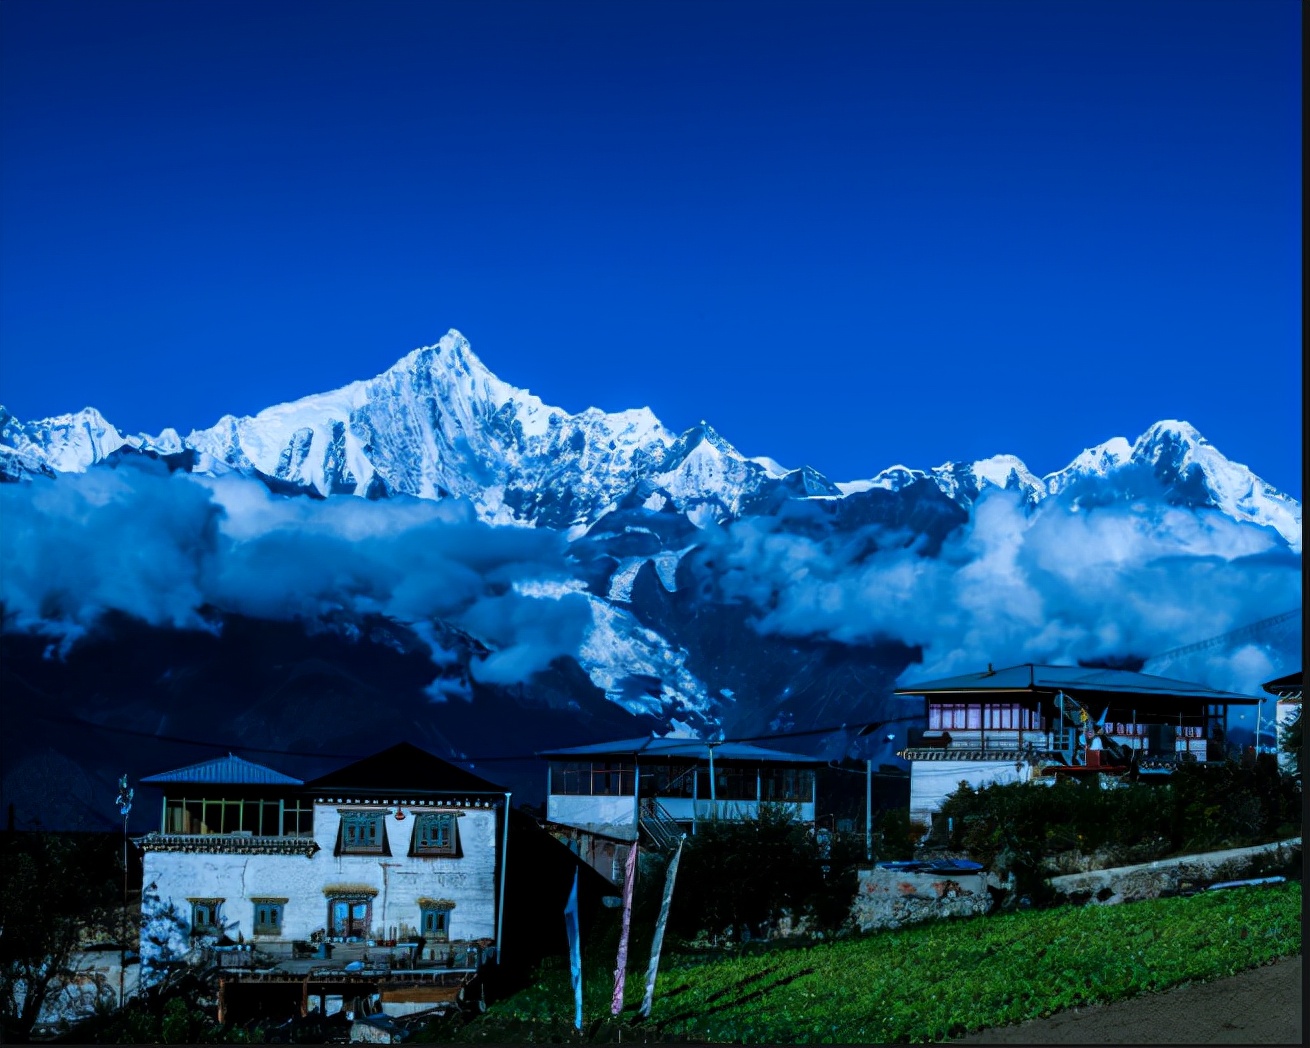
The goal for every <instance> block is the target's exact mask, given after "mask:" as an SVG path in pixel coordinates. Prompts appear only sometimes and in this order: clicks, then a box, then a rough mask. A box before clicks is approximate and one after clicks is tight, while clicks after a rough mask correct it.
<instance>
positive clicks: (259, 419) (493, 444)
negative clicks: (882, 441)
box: [0, 331, 1301, 551]
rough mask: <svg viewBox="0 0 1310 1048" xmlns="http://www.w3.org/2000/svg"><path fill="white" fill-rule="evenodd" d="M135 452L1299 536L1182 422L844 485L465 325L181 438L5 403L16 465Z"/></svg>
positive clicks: (618, 499)
mask: <svg viewBox="0 0 1310 1048" xmlns="http://www.w3.org/2000/svg"><path fill="white" fill-rule="evenodd" d="M125 450H126V451H127V452H143V453H147V454H150V455H154V456H159V457H163V458H166V459H170V460H172V461H174V462H175V463H177V464H179V465H182V466H184V467H185V468H188V469H191V470H193V471H197V472H203V473H221V472H227V471H235V472H238V473H242V474H245V475H248V476H252V477H257V478H259V479H261V480H263V481H264V482H265V483H266V484H268V485H269V486H270V487H272V488H274V490H277V491H282V492H287V493H294V492H300V493H305V494H309V495H312V496H320V497H326V496H330V495H340V494H353V495H362V496H367V497H370V498H383V497H387V496H390V495H397V494H404V495H413V496H417V497H419V498H425V499H440V498H444V497H448V496H452V495H453V496H457V497H461V498H465V499H468V500H469V501H470V502H472V503H473V505H474V506H475V507H476V508H477V512H478V514H479V516H480V517H482V518H483V519H484V520H487V521H488V522H491V523H512V522H515V523H533V524H540V525H547V526H550V527H556V528H570V529H573V530H572V532H571V534H572V535H574V536H576V535H579V534H581V533H583V532H584V531H585V530H586V529H587V528H589V527H591V526H593V525H595V524H596V522H597V521H598V520H599V519H600V518H601V517H603V516H605V515H606V514H607V513H611V512H614V511H615V510H617V509H619V508H621V507H625V506H627V507H631V506H632V505H633V502H634V497H635V498H637V499H638V500H639V504H640V505H641V506H642V507H643V508H645V509H647V510H654V511H659V510H661V509H663V508H664V507H666V506H671V507H672V508H673V509H674V510H676V511H677V512H679V513H680V514H683V515H685V516H686V517H687V518H688V519H689V520H691V521H692V522H693V523H694V524H705V523H709V522H711V521H721V520H725V519H731V518H736V517H740V516H743V515H749V514H752V513H759V512H771V511H773V510H775V509H776V508H777V506H778V505H779V504H780V503H781V502H783V501H785V500H790V499H837V500H847V499H850V498H851V497H852V496H857V495H861V494H864V493H866V492H870V491H875V490H883V491H888V492H900V491H902V490H904V489H906V488H907V487H908V486H910V485H913V484H915V483H916V482H919V481H924V480H927V481H930V482H931V483H932V484H934V485H936V487H937V488H938V489H940V491H941V492H942V493H943V494H944V495H946V497H947V498H949V499H950V500H952V501H953V502H955V503H956V504H958V505H960V506H962V507H964V508H966V509H967V508H968V507H969V506H970V505H971V504H972V502H973V501H974V500H975V499H977V498H978V496H979V494H980V493H981V492H982V491H983V490H985V489H986V488H988V487H999V488H1009V489H1014V490H1017V491H1019V492H1021V493H1022V494H1023V496H1024V498H1025V499H1026V500H1027V501H1028V502H1030V503H1031V504H1034V505H1035V504H1037V503H1039V502H1041V501H1042V500H1044V499H1046V498H1049V497H1051V496H1055V495H1065V496H1066V497H1068V498H1071V499H1074V500H1081V501H1082V502H1083V503H1084V504H1089V505H1090V504H1095V503H1098V502H1102V503H1103V502H1105V501H1113V500H1116V499H1132V498H1135V497H1140V496H1141V495H1142V494H1144V493H1147V492H1148V491H1149V493H1152V494H1155V493H1159V492H1160V491H1164V492H1165V493H1166V494H1167V496H1168V497H1170V498H1171V499H1172V500H1174V501H1176V502H1178V503H1179V504H1183V505H1188V506H1193V507H1196V506H1212V507H1214V508H1217V509H1219V510H1220V511H1221V512H1223V513H1225V514H1226V515H1228V516H1230V517H1232V518H1233V519H1236V520H1243V521H1249V522H1251V523H1254V524H1260V525H1263V526H1267V527H1271V528H1273V529H1274V530H1275V531H1277V532H1278V533H1279V534H1280V535H1281V536H1282V537H1283V539H1284V540H1286V541H1287V543H1288V545H1289V546H1290V547H1291V548H1293V549H1294V550H1298V551H1299V550H1300V544H1301V507H1300V504H1299V503H1297V502H1296V500H1294V499H1291V498H1289V497H1288V496H1286V495H1283V494H1281V493H1280V492H1278V491H1276V490H1275V489H1273V488H1272V487H1271V486H1270V485H1268V484H1266V483H1265V482H1264V481H1263V480H1261V479H1260V478H1259V477H1257V476H1256V475H1255V474H1254V473H1252V472H1251V471H1250V470H1249V469H1247V468H1246V467H1245V466H1242V465H1239V464H1237V463H1233V462H1229V461H1228V460H1227V459H1226V458H1224V456H1223V455H1222V454H1221V453H1220V452H1219V451H1218V450H1217V449H1216V448H1214V447H1213V446H1212V445H1210V444H1209V443H1208V442H1207V441H1206V440H1205V438H1204V437H1202V436H1201V435H1200V434H1199V433H1198V432H1197V431H1196V430H1195V429H1194V428H1192V427H1191V426H1190V425H1188V424H1187V423H1185V422H1174V421H1164V422H1158V423H1156V424H1155V425H1154V426H1152V427H1150V429H1148V430H1147V431H1146V432H1145V433H1143V434H1142V435H1141V436H1139V437H1138V438H1137V440H1136V441H1135V442H1132V443H1129V441H1128V440H1126V439H1124V438H1122V437H1116V438H1114V439H1112V440H1109V441H1107V442H1106V443H1104V444H1101V445H1098V446H1097V447H1094V448H1090V449H1088V450H1086V451H1084V452H1083V453H1082V454H1080V455H1079V456H1078V457H1077V458H1075V459H1074V460H1073V461H1072V462H1071V463H1070V464H1069V465H1068V466H1067V467H1065V468H1064V469H1062V470H1059V471H1057V472H1055V473H1051V474H1049V475H1047V476H1045V477H1040V478H1039V477H1037V476H1035V475H1034V474H1033V473H1031V472H1030V471H1029V470H1028V468H1027V467H1026V466H1025V465H1024V463H1023V462H1022V461H1021V460H1019V459H1018V458H1016V457H1015V456H1012V455H997V456H995V457H992V458H988V459H983V460H980V461H978V462H973V463H946V464H944V465H941V466H938V467H936V468H934V469H931V470H921V469H911V468H908V467H905V466H899V465H898V466H891V467H889V468H887V469H884V470H882V471H881V472H880V473H878V474H876V475H875V476H873V477H872V478H869V479H867V480H855V481H850V482H844V483H837V484H834V483H832V482H831V481H830V480H828V479H827V478H826V477H824V476H823V475H822V474H820V473H819V472H818V471H816V470H813V469H811V468H809V467H803V468H801V469H794V470H784V469H782V468H781V467H779V466H778V465H777V463H775V462H773V461H772V460H769V459H750V458H746V457H745V456H743V455H742V454H741V453H740V452H738V451H737V449H736V448H734V447H733V446H732V445H731V444H730V443H729V442H728V441H727V440H725V439H724V438H723V437H722V436H720V435H719V434H718V433H716V432H715V431H714V429H713V428H712V427H711V426H709V425H708V424H706V423H703V422H702V423H701V424H700V425H698V426H694V427H692V428H691V429H689V430H688V431H687V432H685V433H683V434H681V435H674V434H673V433H671V432H669V431H668V430H667V429H666V428H665V427H664V426H663V425H662V424H661V423H660V421H659V420H658V419H657V418H656V417H655V416H654V415H653V414H652V413H651V411H650V410H649V409H648V408H638V409H633V410H628V411H621V412H616V413H607V412H604V411H601V410H599V409H596V408H589V409H587V410H586V411H583V412H581V413H579V414H576V415H571V414H569V413H568V412H565V411H563V410H561V409H559V408H553V407H550V406H549V405H547V404H545V403H543V402H542V401H541V399H540V398H538V397H536V396H534V395H532V394H531V393H529V392H527V391H525V390H521V389H518V388H516V387H514V386H511V385H509V384H508V383H505V382H503V381H501V380H500V379H499V378H497V377H496V376H495V375H493V374H492V373H491V372H490V371H489V370H488V369H487V368H486V367H485V366H484V365H483V364H482V362H481V361H480V360H479V359H478V358H477V356H475V355H474V353H473V351H472V349H471V348H470V347H469V344H468V341H467V340H466V339H465V338H464V337H463V336H462V335H460V334H459V333H458V332H456V331H451V332H449V333H448V334H447V335H446V336H445V337H443V338H442V339H441V340H440V341H439V342H438V343H436V344H435V345H432V346H426V347H424V348H421V349H416V350H414V351H413V352H412V353H410V354H408V355H407V356H405V357H403V358H402V359H401V360H400V361H398V362H397V363H396V364H395V366H393V367H392V368H390V369H388V370H387V371H386V372H384V373H383V374H381V375H379V376H377V377H376V378H373V379H369V380H367V381H360V382H353V383H351V384H350V385H348V386H345V387H343V388H341V389H338V390H335V391H333V392H330V393H323V394H318V395H314V396H308V397H305V398H303V399H301V400H297V401H294V402H292V403H289V404H280V405H277V406H275V407H271V408H267V409H265V410H264V411H261V412H260V413H259V414H258V415H255V416H253V417H244V418H236V417H234V416H231V415H227V416H224V417H223V418H221V419H220V420H219V421H218V422H217V423H216V424H215V425H214V426H212V427H211V428H209V429H205V430H195V431H193V432H192V433H190V434H188V435H187V436H186V437H185V438H183V437H180V436H179V435H178V434H177V432H176V431H174V430H172V429H167V430H165V431H164V432H163V433H161V434H160V435H158V436H154V437H152V436H148V435H145V434H139V435H129V434H124V433H122V432H120V431H119V430H118V429H116V428H115V427H114V426H113V425H112V424H111V423H110V422H108V421H107V420H106V419H104V418H103V416H101V414H100V413H99V412H98V411H96V410H95V409H94V408H85V409H84V410H82V411H80V412H77V413H76V414H70V415H61V416H57V417H55V418H50V419H41V420H35V421H31V422H22V421H20V420H18V419H16V418H14V417H13V416H12V415H11V414H10V413H9V412H8V411H6V410H5V409H4V408H2V407H0V477H3V478H4V479H7V480H17V479H21V478H22V477H24V476H29V475H34V474H44V475H48V476H53V475H56V474H58V473H66V472H80V471H83V470H86V469H88V468H90V467H91V466H93V465H95V464H96V463H98V462H103V461H105V460H106V459H108V458H110V456H112V455H114V454H116V453H119V452H122V451H125ZM857 501H858V500H857Z"/></svg>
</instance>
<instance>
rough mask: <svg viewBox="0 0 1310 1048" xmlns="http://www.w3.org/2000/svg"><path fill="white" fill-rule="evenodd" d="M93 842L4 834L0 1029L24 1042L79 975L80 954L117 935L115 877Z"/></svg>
mask: <svg viewBox="0 0 1310 1048" xmlns="http://www.w3.org/2000/svg"><path fill="white" fill-rule="evenodd" d="M104 844H105V841H104V840H103V839H102V838H101V837H100V836H99V835H89V834H49V833H12V832H11V833H6V834H5V835H4V846H3V847H4V870H3V877H2V880H0V885H2V887H0V1027H2V1028H3V1033H4V1039H5V1040H7V1041H11V1042H12V1041H27V1040H29V1039H30V1036H31V1033H32V1028H33V1027H34V1026H35V1025H36V1022H37V1020H38V1019H39V1018H40V1015H41V1012H42V1010H43V1009H44V1008H45V1007H46V1005H47V1003H48V1002H50V1001H52V1000H53V999H54V998H55V997H56V996H57V995H58V994H59V993H61V992H63V990H64V989H65V988H67V987H69V986H72V985H74V984H75V983H76V982H77V980H78V978H79V974H80V970H79V961H80V957H81V950H82V948H83V947H84V946H85V945H87V944H88V943H90V942H94V941H96V940H100V941H104V940H105V939H112V938H113V936H114V934H115V933H116V931H117V924H118V923H119V922H118V920H117V918H118V916H119V914H118V913H117V912H116V910H115V907H116V906H117V905H120V902H119V898H118V896H119V894H120V891H121V889H120V888H119V884H120V880H119V878H121V876H122V871H121V869H120V868H119V866H118V860H117V859H116V858H112V857H109V856H106V854H105V847H104Z"/></svg>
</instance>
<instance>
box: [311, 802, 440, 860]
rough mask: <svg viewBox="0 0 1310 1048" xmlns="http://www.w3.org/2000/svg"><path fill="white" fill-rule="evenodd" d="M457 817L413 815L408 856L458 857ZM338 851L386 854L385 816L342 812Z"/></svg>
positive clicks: (426, 813) (373, 813) (360, 812)
mask: <svg viewBox="0 0 1310 1048" xmlns="http://www.w3.org/2000/svg"><path fill="white" fill-rule="evenodd" d="M456 818H457V816H456V815H455V814H454V813H453V812H422V813H420V814H418V815H416V816H414V831H413V834H412V836H411V837H410V853H411V854H413V855H458V854H459V848H458V841H457V837H456V831H455V827H456ZM337 850H338V852H339V853H341V854H351V853H355V854H365V855H369V854H371V855H384V854H387V855H389V854H390V851H389V847H388V841H387V829H386V814H385V813H384V812H373V811H348V812H343V813H342V815H341V836H340V838H339V839H338V841H337Z"/></svg>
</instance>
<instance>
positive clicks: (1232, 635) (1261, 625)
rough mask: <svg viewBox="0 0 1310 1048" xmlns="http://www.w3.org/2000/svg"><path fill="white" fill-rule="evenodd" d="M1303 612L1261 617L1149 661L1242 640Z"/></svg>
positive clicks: (1156, 656)
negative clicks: (1256, 620)
mask: <svg viewBox="0 0 1310 1048" xmlns="http://www.w3.org/2000/svg"><path fill="white" fill-rule="evenodd" d="M1300 614H1301V609H1300V608H1293V609H1292V610H1291V611H1285V612H1283V613H1282V614H1280V615H1271V616H1270V617H1269V618H1267V619H1260V620H1259V621H1258V622H1251V623H1248V624H1247V625H1245V626H1239V627H1238V628H1237V629H1235V630H1229V631H1228V632H1227V633H1221V634H1219V635H1218V636H1217V637H1208V638H1206V639H1205V640H1198V641H1196V642H1195V643H1194V644H1184V645H1183V646H1182V647H1181V648H1170V649H1169V650H1168V651H1162V652H1160V653H1159V654H1158V655H1152V656H1151V657H1150V658H1149V659H1147V660H1146V661H1147V662H1159V661H1160V660H1161V659H1169V658H1173V657H1175V656H1177V655H1190V654H1192V653H1193V652H1196V651H1205V650H1206V649H1207V648H1218V647H1220V646H1222V645H1224V644H1228V643H1230V642H1232V641H1234V640H1240V639H1241V638H1243V637H1250V636H1254V635H1256V634H1258V633H1262V632H1264V631H1265V630H1267V629H1269V628H1270V627H1273V626H1277V625H1278V624H1279V623H1281V622H1286V621H1287V620H1288V619H1293V618H1296V616H1298V615H1300Z"/></svg>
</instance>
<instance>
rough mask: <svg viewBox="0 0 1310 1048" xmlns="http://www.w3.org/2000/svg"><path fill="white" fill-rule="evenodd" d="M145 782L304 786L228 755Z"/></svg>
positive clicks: (169, 772)
mask: <svg viewBox="0 0 1310 1048" xmlns="http://www.w3.org/2000/svg"><path fill="white" fill-rule="evenodd" d="M141 781H142V782H155V783H158V782H199V783H207V784H210V785H225V786H233V785H239V786H301V785H303V784H304V780H303V779H293V778H292V777H291V776H290V775H283V774H282V773H281V772H280V771H274V770H273V769H272V768H266V767H264V765H262V764H255V763H254V762H253V761H248V760H242V759H241V758H240V757H236V756H233V755H232V754H230V753H229V754H228V755H227V756H226V757H217V758H215V759H214V760H212V761H205V762H203V763H201V764H190V765H188V766H187V767H185V768H178V769H176V770H175V771H161V772H160V773H159V774H158V775H147V776H146V777H145V778H143V779H142V780H141Z"/></svg>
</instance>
